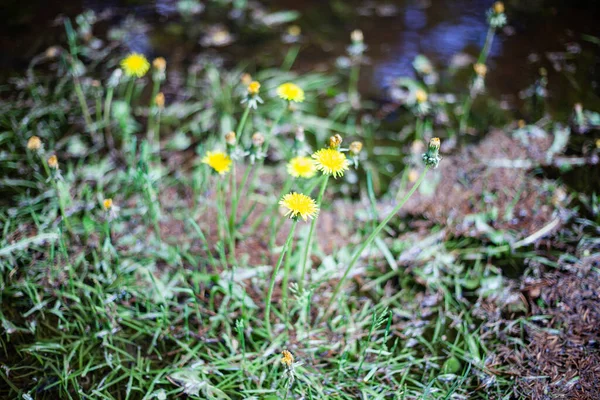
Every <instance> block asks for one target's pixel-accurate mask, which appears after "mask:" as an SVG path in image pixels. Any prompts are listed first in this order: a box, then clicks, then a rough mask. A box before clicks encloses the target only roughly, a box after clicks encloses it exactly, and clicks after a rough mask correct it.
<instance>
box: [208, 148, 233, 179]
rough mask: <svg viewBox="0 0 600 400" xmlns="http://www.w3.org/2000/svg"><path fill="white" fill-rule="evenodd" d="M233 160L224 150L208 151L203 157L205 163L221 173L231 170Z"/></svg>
mask: <svg viewBox="0 0 600 400" xmlns="http://www.w3.org/2000/svg"><path fill="white" fill-rule="evenodd" d="M231 162H232V161H231V157H229V156H228V155H227V154H226V153H223V152H222V151H207V152H206V155H205V156H204V158H203V159H202V163H203V164H208V166H209V167H211V168H212V169H214V170H215V171H217V172H218V173H219V174H221V175H223V174H225V173H226V172H229V169H230V168H231Z"/></svg>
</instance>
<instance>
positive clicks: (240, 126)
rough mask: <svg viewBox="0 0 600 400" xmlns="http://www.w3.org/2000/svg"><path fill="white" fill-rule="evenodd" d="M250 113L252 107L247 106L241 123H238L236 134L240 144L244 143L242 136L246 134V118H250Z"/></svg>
mask: <svg viewBox="0 0 600 400" xmlns="http://www.w3.org/2000/svg"><path fill="white" fill-rule="evenodd" d="M249 114H250V107H246V109H245V110H244V113H243V114H242V119H240V123H239V124H238V126H237V128H236V130H235V134H236V135H237V137H238V138H237V142H238V144H239V145H242V136H243V135H244V126H246V120H247V119H248V115H249Z"/></svg>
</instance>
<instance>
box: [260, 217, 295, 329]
mask: <svg viewBox="0 0 600 400" xmlns="http://www.w3.org/2000/svg"><path fill="white" fill-rule="evenodd" d="M296 224H298V220H297V219H294V220H292V226H291V228H290V233H289V234H288V237H287V239H286V241H285V244H284V245H283V249H281V254H279V259H278V260H277V265H276V266H275V269H274V270H273V275H271V283H270V284H269V292H268V293H267V304H266V308H265V326H266V328H267V333H268V335H269V337H271V298H272V297H273V289H274V288H275V280H276V278H277V273H279V269H280V268H281V263H282V262H283V258H284V257H285V253H286V252H287V249H288V247H289V246H290V243H291V242H292V239H293V238H294V231H295V230H296Z"/></svg>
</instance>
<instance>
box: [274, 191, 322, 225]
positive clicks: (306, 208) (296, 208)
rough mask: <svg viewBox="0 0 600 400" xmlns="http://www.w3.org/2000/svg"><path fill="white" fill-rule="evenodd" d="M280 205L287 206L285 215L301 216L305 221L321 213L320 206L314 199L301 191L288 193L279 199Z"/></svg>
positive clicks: (291, 216)
mask: <svg viewBox="0 0 600 400" xmlns="http://www.w3.org/2000/svg"><path fill="white" fill-rule="evenodd" d="M279 205H280V206H282V207H285V208H287V209H288V210H287V211H286V213H285V215H286V216H289V217H290V218H298V217H301V218H302V219H303V220H304V221H306V220H307V219H308V218H313V217H314V216H316V215H317V214H318V213H319V207H317V204H316V203H315V201H314V200H313V199H311V198H310V197H308V196H307V195H305V194H301V193H296V192H292V193H288V194H286V195H285V196H283V198H282V199H281V200H280V201H279Z"/></svg>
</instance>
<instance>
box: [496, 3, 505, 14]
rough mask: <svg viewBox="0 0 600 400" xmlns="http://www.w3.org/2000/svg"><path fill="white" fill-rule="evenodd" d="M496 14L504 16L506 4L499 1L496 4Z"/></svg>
mask: <svg viewBox="0 0 600 400" xmlns="http://www.w3.org/2000/svg"><path fill="white" fill-rule="evenodd" d="M494 12H495V13H496V14H502V13H503V12H504V3H503V2H501V1H497V2H495V3H494Z"/></svg>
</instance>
